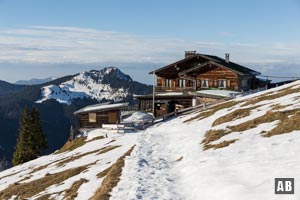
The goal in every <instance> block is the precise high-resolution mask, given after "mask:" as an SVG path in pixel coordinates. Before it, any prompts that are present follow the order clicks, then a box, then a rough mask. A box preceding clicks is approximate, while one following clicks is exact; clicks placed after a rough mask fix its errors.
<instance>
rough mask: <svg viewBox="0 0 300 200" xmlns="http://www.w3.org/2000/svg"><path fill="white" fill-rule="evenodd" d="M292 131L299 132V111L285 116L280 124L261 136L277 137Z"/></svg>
mask: <svg viewBox="0 0 300 200" xmlns="http://www.w3.org/2000/svg"><path fill="white" fill-rule="evenodd" d="M294 130H300V111H299V110H298V111H295V112H294V113H293V115H291V116H288V115H286V116H285V117H284V119H282V120H281V122H280V123H279V124H278V125H277V126H276V127H275V128H273V129H272V130H271V131H269V132H266V133H265V134H263V136H264V137H271V136H273V135H279V134H284V133H289V132H292V131H294Z"/></svg>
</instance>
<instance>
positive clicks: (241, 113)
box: [212, 106, 259, 126]
mask: <svg viewBox="0 0 300 200" xmlns="http://www.w3.org/2000/svg"><path fill="white" fill-rule="evenodd" d="M258 107H259V106H254V107H250V108H241V109H238V110H235V111H233V112H231V113H229V114H227V115H225V116H222V117H220V118H218V119H216V120H215V121H214V122H213V124H212V126H217V125H219V124H223V123H225V122H230V121H233V120H235V119H240V118H244V117H247V116H249V115H250V112H251V110H253V109H256V108H258Z"/></svg>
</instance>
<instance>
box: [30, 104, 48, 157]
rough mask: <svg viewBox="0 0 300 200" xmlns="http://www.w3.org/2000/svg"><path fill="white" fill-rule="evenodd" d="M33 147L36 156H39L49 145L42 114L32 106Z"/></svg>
mask: <svg viewBox="0 0 300 200" xmlns="http://www.w3.org/2000/svg"><path fill="white" fill-rule="evenodd" d="M31 134H32V139H31V147H32V149H33V152H34V154H35V155H34V156H35V157H38V156H40V155H42V153H43V150H45V149H46V148H47V147H48V144H47V140H46V137H45V135H44V134H43V130H42V126H41V120H40V114H39V112H38V110H37V109H36V108H32V110H31Z"/></svg>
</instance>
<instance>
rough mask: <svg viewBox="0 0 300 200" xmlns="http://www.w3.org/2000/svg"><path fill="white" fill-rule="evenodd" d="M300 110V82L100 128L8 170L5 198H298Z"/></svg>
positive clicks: (2, 184) (3, 180)
mask: <svg viewBox="0 0 300 200" xmlns="http://www.w3.org/2000/svg"><path fill="white" fill-rule="evenodd" d="M299 113H300V81H296V82H293V83H291V84H287V85H284V86H281V87H278V88H274V89H271V90H267V91H264V92H260V93H256V94H253V95H249V96H246V97H242V98H237V99H234V100H232V101H227V102H225V103H221V104H218V105H216V106H214V107H211V108H207V109H206V110H203V111H196V112H194V113H192V114H188V115H184V116H179V117H175V118H173V119H170V120H167V121H165V122H162V123H159V124H156V125H154V126H152V127H150V128H148V129H147V130H144V131H140V132H137V133H132V134H125V135H118V134H109V135H108V138H102V137H99V136H104V133H103V132H102V130H101V129H98V130H94V131H92V132H91V134H90V135H89V136H88V138H87V141H86V142H85V144H84V145H83V146H81V147H78V148H75V149H74V150H72V151H68V152H60V153H59V152H58V153H56V154H52V155H49V156H44V157H41V158H39V159H37V160H34V161H31V162H28V163H26V164H23V165H20V166H17V167H14V168H11V169H9V170H6V171H4V172H1V173H0V199H5V198H9V197H11V196H13V195H18V196H19V197H23V198H24V197H31V198H30V199H38V198H40V199H43V198H46V199H47V198H48V199H51V198H53V199H89V198H92V197H93V196H94V195H96V196H94V198H92V199H97V198H98V199H108V198H109V197H110V199H190V200H194V199H203V200H219V199H225V200H227V199H228V200H240V199H243V200H253V199H299V198H300V194H298V193H297V191H299V189H300V187H299V184H297V180H299V179H300V170H299V169H298V168H299V167H298V166H299V164H300V157H299V156H298V152H299V151H300V145H299V143H300V134H299V133H300V124H299V118H300V114H299ZM95 137H96V138H95ZM92 138H95V139H94V140H93V139H92ZM110 141H113V142H112V143H110ZM108 142H109V143H108ZM116 145H121V147H117V146H116ZM107 146H110V147H107ZM133 146H134V148H133V150H132V152H131V151H130V150H131V148H132V147H133ZM100 152H101V153H100ZM126 152H127V154H126V155H127V156H126V157H124V156H123V155H125V153H126ZM118 158H120V159H118ZM117 159H118V160H117ZM123 159H125V163H123V162H124V160H123ZM123 164H125V165H124V167H123V168H122V166H123ZM112 165H113V167H111V168H109V167H110V166H112ZM104 169H108V170H104ZM100 172H102V173H100ZM63 174H64V175H63ZM120 174H121V175H120ZM119 176H120V177H119ZM276 177H292V178H295V181H296V184H295V187H296V188H295V191H296V194H295V195H288V196H280V195H279V196H278V195H274V178H276ZM119 178H120V180H119ZM41 183H43V184H41ZM36 186H39V187H38V188H36ZM71 194H72V195H74V196H73V197H72V198H71V197H70V195H71ZM97 195H100V196H97ZM42 197H43V198H42ZM69 197H70V198H69ZM75 197H76V198H75ZM99 197H101V198H99Z"/></svg>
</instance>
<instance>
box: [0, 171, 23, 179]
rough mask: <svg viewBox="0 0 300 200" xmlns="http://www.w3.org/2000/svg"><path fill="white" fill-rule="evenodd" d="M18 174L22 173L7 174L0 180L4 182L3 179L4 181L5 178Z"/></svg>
mask: <svg viewBox="0 0 300 200" xmlns="http://www.w3.org/2000/svg"><path fill="white" fill-rule="evenodd" d="M18 173H20V172H14V173H11V174H7V175H5V176H2V177H1V178H0V180H2V179H4V178H7V177H10V176H13V175H16V174H18Z"/></svg>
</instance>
